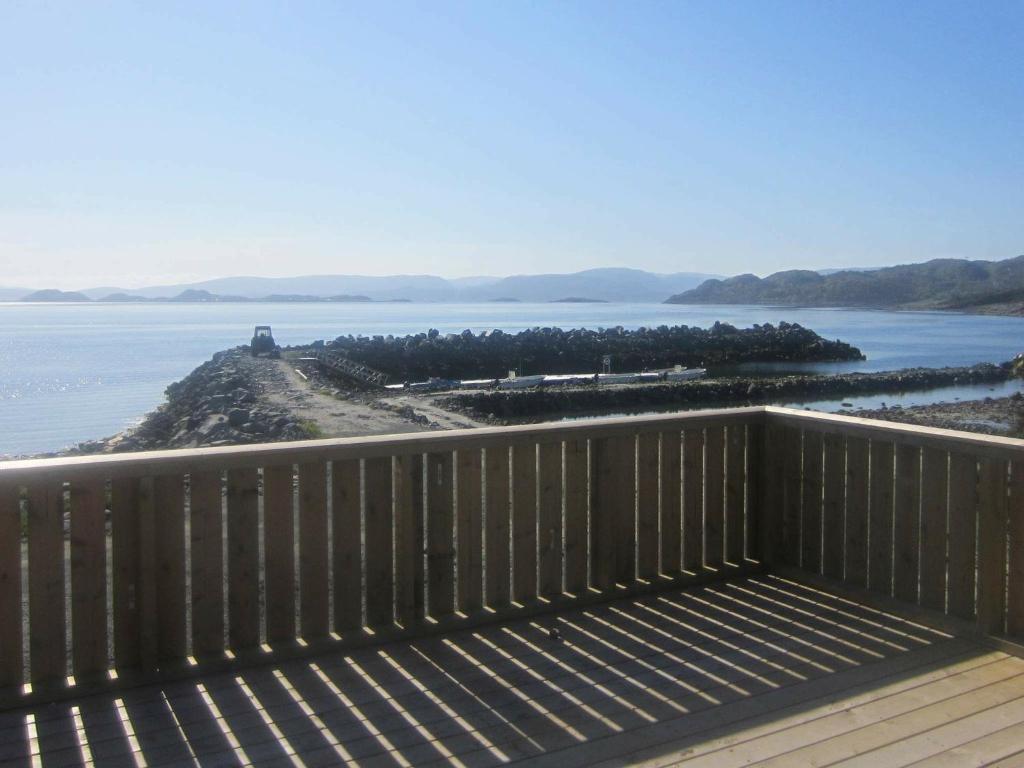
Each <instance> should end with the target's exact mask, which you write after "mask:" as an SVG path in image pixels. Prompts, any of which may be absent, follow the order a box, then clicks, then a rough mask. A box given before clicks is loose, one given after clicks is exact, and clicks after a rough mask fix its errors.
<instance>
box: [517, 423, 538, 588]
mask: <svg viewBox="0 0 1024 768" xmlns="http://www.w3.org/2000/svg"><path fill="white" fill-rule="evenodd" d="M536 599H537V446H536V445H535V444H533V443H527V444H525V445H516V446H515V447H514V448H513V449H512V600H513V601H514V602H516V603H520V604H522V605H526V604H529V603H532V602H533V601H534V600H536Z"/></svg>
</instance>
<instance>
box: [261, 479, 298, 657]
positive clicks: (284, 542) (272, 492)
mask: <svg viewBox="0 0 1024 768" xmlns="http://www.w3.org/2000/svg"><path fill="white" fill-rule="evenodd" d="M263 559H264V579H265V580H266V587H265V595H266V605H267V608H266V615H267V642H268V643H271V644H274V643H291V642H292V641H293V640H294V639H295V636H296V634H297V633H296V626H295V467H293V466H292V465H291V464H279V465H277V466H273V467H265V468H264V469H263Z"/></svg>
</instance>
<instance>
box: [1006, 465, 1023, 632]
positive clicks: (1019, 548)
mask: <svg viewBox="0 0 1024 768" xmlns="http://www.w3.org/2000/svg"><path fill="white" fill-rule="evenodd" d="M1009 503H1010V506H1009V516H1008V521H1007V524H1008V526H1009V547H1010V551H1009V558H1008V566H1009V574H1008V578H1007V580H1006V582H1007V588H1008V590H1009V591H1008V593H1007V596H1006V634H1008V635H1010V637H1017V638H1019V637H1024V461H1021V460H1016V461H1013V462H1012V463H1011V464H1010V502H1009Z"/></svg>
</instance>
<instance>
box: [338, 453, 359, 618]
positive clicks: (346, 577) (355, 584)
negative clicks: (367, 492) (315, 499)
mask: <svg viewBox="0 0 1024 768" xmlns="http://www.w3.org/2000/svg"><path fill="white" fill-rule="evenodd" d="M359 475H360V466H359V460H358V459H347V460H345V461H335V462H334V463H333V464H332V465H331V515H332V523H333V525H332V529H331V534H332V539H333V541H332V545H333V548H334V626H335V629H337V630H338V631H339V632H341V633H342V634H343V635H345V634H346V633H349V632H355V631H357V630H359V629H361V628H362V626H363V546H362V536H363V534H362V505H361V503H360V479H359Z"/></svg>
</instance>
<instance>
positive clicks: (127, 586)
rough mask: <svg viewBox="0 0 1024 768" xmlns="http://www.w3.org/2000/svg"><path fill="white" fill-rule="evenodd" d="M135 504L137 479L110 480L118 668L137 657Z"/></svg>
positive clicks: (130, 664)
mask: <svg viewBox="0 0 1024 768" xmlns="http://www.w3.org/2000/svg"><path fill="white" fill-rule="evenodd" d="M138 504H139V481H138V480H132V479H117V480H114V481H112V482H111V485H110V532H111V559H112V560H113V569H112V572H111V575H112V578H113V581H114V584H113V592H114V604H113V608H114V664H115V666H116V667H117V668H118V669H120V670H128V669H133V668H135V667H137V666H138V665H139V663H140V659H141V645H140V637H139V635H140V632H141V626H140V621H141V616H140V610H139V609H140V598H141V585H140V583H139V516H138Z"/></svg>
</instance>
